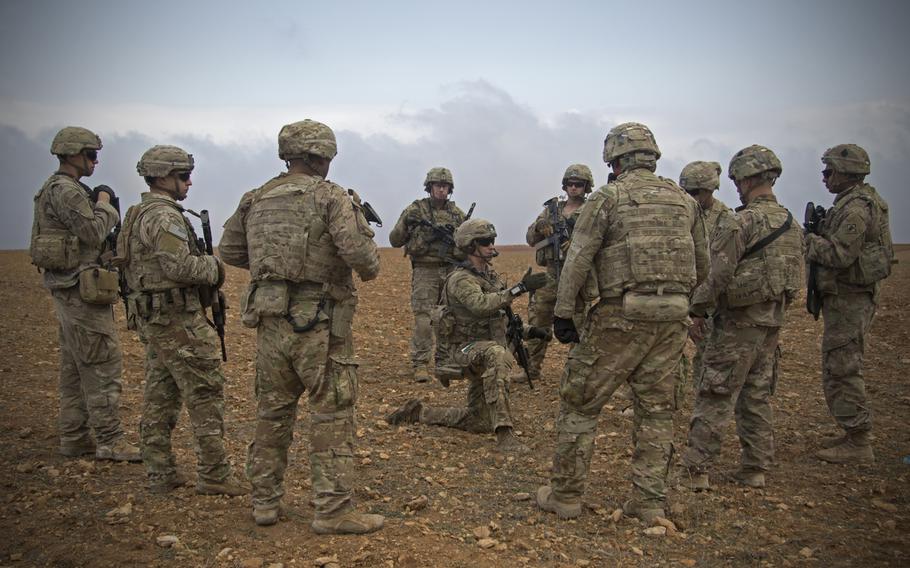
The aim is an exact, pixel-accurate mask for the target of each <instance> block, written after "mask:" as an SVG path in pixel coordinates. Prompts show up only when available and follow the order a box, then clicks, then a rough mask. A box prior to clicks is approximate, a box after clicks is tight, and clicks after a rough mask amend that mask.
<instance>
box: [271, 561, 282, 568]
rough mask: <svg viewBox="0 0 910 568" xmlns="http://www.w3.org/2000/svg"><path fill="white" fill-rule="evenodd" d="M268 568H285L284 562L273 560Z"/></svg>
mask: <svg viewBox="0 0 910 568" xmlns="http://www.w3.org/2000/svg"><path fill="white" fill-rule="evenodd" d="M268 568H284V562H272V563H271V564H269V565H268Z"/></svg>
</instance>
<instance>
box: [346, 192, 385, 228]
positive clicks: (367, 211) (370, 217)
mask: <svg viewBox="0 0 910 568" xmlns="http://www.w3.org/2000/svg"><path fill="white" fill-rule="evenodd" d="M348 195H350V196H351V199H352V200H353V201H354V203H356V204H357V205H360V208H361V209H362V210H363V217H364V218H365V219H366V220H367V223H373V224H374V225H376V226H377V227H381V226H382V219H381V218H380V217H379V213H377V212H376V210H375V209H373V206H372V205H370V203H369V202H368V201H361V199H360V196H359V195H357V192H356V191H354V190H353V189H349V190H348Z"/></svg>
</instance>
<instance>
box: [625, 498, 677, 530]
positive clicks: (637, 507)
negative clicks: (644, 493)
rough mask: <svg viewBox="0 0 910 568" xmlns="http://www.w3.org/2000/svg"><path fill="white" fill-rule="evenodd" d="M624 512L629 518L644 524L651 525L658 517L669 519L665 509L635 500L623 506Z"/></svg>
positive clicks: (630, 500)
mask: <svg viewBox="0 0 910 568" xmlns="http://www.w3.org/2000/svg"><path fill="white" fill-rule="evenodd" d="M622 512H623V513H625V515H626V516H627V517H635V518H636V519H638V520H639V521H641V522H642V523H644V524H646V525H650V524H651V523H653V522H654V519H656V518H658V517H662V518H667V514H666V512H665V511H664V509H663V507H660V506H658V505H656V504H654V505H652V504H644V503H641V502H640V501H636V500H635V499H629V500H628V501H626V502H625V503H623V505H622Z"/></svg>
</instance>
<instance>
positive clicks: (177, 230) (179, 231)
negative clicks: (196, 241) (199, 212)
mask: <svg viewBox="0 0 910 568" xmlns="http://www.w3.org/2000/svg"><path fill="white" fill-rule="evenodd" d="M164 230H165V231H167V232H168V233H170V234H171V235H174V236H175V237H177V238H178V239H180V240H181V241H185V240H187V237H188V235H187V233H186V227H185V226H183V225H180V224H178V223H173V222H172V223H169V224H168V225H167V227H165V228H164Z"/></svg>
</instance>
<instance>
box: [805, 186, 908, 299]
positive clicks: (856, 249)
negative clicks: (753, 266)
mask: <svg viewBox="0 0 910 568" xmlns="http://www.w3.org/2000/svg"><path fill="white" fill-rule="evenodd" d="M820 232H821V235H815V234H809V235H806V244H807V245H808V248H807V252H806V259H807V260H808V261H809V262H814V263H816V264H818V265H819V274H818V285H819V289H820V290H821V291H822V292H823V293H837V292H838V291H841V292H870V291H871V292H876V291H877V289H878V282H879V280H881V278H883V277H885V276H887V275H888V274H889V273H890V271H891V270H890V265H891V259H892V258H893V257H894V251H893V245H892V242H891V228H890V223H889V220H888V205H887V203H885V200H884V199H882V198H881V196H879V194H878V193H877V192H876V191H875V188H873V187H872V186H871V185H868V184H865V183H864V184H860V185H856V186H854V187H851V188H850V189H847V190H845V191H842V192H841V193H839V194H838V195H837V197H835V198H834V205H833V206H832V207H831V209H829V210H828V213H827V215H826V216H825V219H824V220H823V221H822V224H821V227H820Z"/></svg>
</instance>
